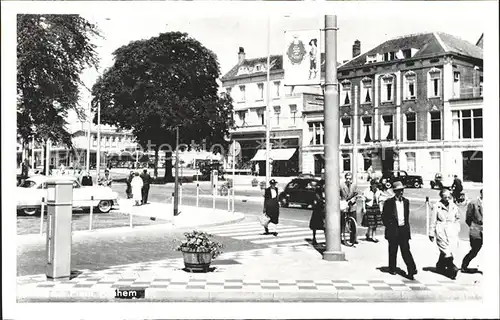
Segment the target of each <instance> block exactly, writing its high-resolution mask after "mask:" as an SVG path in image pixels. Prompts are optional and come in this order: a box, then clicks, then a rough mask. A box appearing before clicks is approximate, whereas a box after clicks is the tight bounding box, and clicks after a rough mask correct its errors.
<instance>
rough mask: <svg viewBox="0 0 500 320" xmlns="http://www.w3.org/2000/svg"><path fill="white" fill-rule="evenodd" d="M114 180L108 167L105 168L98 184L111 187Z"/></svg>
mask: <svg viewBox="0 0 500 320" xmlns="http://www.w3.org/2000/svg"><path fill="white" fill-rule="evenodd" d="M112 182H113V180H112V179H111V176H110V175H109V170H108V169H106V170H104V176H102V177H100V178H99V181H98V183H97V184H98V185H100V186H103V187H110V188H111V183H112Z"/></svg>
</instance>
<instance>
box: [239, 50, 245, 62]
mask: <svg viewBox="0 0 500 320" xmlns="http://www.w3.org/2000/svg"><path fill="white" fill-rule="evenodd" d="M243 61H245V49H243V47H240V51H239V52H238V64H242V63H243Z"/></svg>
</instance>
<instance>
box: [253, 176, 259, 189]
mask: <svg viewBox="0 0 500 320" xmlns="http://www.w3.org/2000/svg"><path fill="white" fill-rule="evenodd" d="M258 185H259V180H257V178H253V179H252V187H256V186H258Z"/></svg>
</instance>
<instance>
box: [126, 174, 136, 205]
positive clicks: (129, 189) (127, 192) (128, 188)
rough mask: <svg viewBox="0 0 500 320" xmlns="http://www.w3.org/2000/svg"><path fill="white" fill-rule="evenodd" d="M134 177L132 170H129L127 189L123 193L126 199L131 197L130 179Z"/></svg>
mask: <svg viewBox="0 0 500 320" xmlns="http://www.w3.org/2000/svg"><path fill="white" fill-rule="evenodd" d="M133 178H134V171H130V174H129V176H128V178H127V189H125V193H126V194H127V199H132V184H131V183H132V179H133Z"/></svg>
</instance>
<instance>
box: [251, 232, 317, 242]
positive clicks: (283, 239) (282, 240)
mask: <svg viewBox="0 0 500 320" xmlns="http://www.w3.org/2000/svg"><path fill="white" fill-rule="evenodd" d="M306 237H307V235H305V234H302V235H298V236H296V237H285V238H281V237H273V238H272V239H265V240H256V241H253V243H256V244H266V243H273V242H285V241H296V240H304V239H305V238H306ZM309 237H311V234H309Z"/></svg>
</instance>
